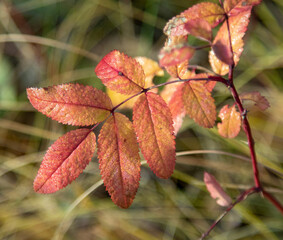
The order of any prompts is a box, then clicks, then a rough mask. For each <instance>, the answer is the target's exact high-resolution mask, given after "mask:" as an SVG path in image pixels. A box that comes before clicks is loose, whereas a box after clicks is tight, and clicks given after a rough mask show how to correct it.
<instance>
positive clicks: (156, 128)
mask: <svg viewBox="0 0 283 240" xmlns="http://www.w3.org/2000/svg"><path fill="white" fill-rule="evenodd" d="M133 121H134V128H135V132H136V135H137V137H138V142H139V146H140V148H141V152H142V154H143V156H144V158H145V160H146V161H147V162H148V165H149V167H150V168H151V170H152V171H153V172H154V173H155V174H156V175H157V176H158V177H160V178H169V177H170V176H171V174H172V173H173V171H174V167H175V159H176V154H175V141H174V138H175V137H174V133H173V131H174V129H173V126H172V125H173V122H172V117H171V113H170V110H169V108H168V106H167V105H166V103H165V102H164V100H163V99H162V97H160V96H159V95H157V94H155V93H151V92H147V93H146V94H142V95H141V96H140V97H139V99H138V100H137V101H136V103H135V105H134V108H133Z"/></svg>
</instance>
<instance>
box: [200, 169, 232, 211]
mask: <svg viewBox="0 0 283 240" xmlns="http://www.w3.org/2000/svg"><path fill="white" fill-rule="evenodd" d="M204 183H205V185H206V188H207V191H208V192H209V193H210V196H211V197H212V198H213V199H216V203H217V204H218V205H220V206H223V207H228V206H229V205H230V204H231V203H232V199H231V198H230V196H229V195H228V194H227V193H226V192H225V191H224V190H223V188H222V187H221V186H220V184H219V183H218V182H217V180H216V179H215V177H214V176H212V175H211V174H209V173H207V172H205V173H204Z"/></svg>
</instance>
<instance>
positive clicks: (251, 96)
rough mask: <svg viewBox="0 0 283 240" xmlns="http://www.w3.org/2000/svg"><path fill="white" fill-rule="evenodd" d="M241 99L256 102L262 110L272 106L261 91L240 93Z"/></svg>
mask: <svg viewBox="0 0 283 240" xmlns="http://www.w3.org/2000/svg"><path fill="white" fill-rule="evenodd" d="M240 98H241V100H250V101H253V102H255V105H256V106H257V107H258V108H259V109H260V110H262V111H264V110H266V109H267V108H269V107H270V104H269V102H268V100H267V99H266V98H265V97H264V96H262V95H261V94H260V93H259V92H257V91H255V92H247V93H242V94H241V95H240Z"/></svg>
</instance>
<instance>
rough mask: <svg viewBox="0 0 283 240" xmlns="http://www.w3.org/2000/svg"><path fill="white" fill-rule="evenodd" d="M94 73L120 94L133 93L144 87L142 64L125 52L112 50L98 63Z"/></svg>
mask: <svg viewBox="0 0 283 240" xmlns="http://www.w3.org/2000/svg"><path fill="white" fill-rule="evenodd" d="M95 73H96V75H97V77H98V78H100V79H101V81H102V83H103V84H104V85H105V86H107V87H108V88H110V89H111V90H113V91H115V92H118V93H122V94H135V93H138V92H140V91H141V90H142V89H143V87H144V84H145V83H144V79H145V76H144V71H143V69H142V66H141V65H140V64H139V63H138V62H137V61H136V60H135V59H134V58H131V57H128V56H127V55H126V54H124V53H121V52H119V51H117V50H114V51H112V52H110V53H108V54H107V55H106V56H104V58H102V60H101V61H100V62H99V63H98V65H97V66H96V68H95Z"/></svg>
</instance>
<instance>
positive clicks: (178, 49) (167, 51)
mask: <svg viewBox="0 0 283 240" xmlns="http://www.w3.org/2000/svg"><path fill="white" fill-rule="evenodd" d="M194 53H195V50H194V49H193V48H192V47H189V46H184V45H181V46H178V45H176V46H174V47H172V48H163V49H162V50H161V51H160V54H159V56H158V57H159V63H160V66H161V67H170V66H174V65H177V64H179V63H182V62H184V61H186V60H190V59H191V58H192V57H193V55H194Z"/></svg>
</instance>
